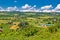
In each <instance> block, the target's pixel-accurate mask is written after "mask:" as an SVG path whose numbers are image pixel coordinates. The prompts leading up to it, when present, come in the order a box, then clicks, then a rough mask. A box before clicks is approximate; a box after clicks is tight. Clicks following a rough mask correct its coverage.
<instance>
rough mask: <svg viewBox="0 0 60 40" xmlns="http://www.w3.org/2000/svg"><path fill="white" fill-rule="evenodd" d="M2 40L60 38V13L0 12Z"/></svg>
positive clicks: (0, 36)
mask: <svg viewBox="0 0 60 40" xmlns="http://www.w3.org/2000/svg"><path fill="white" fill-rule="evenodd" d="M0 40H60V13H55V12H51V13H46V12H0Z"/></svg>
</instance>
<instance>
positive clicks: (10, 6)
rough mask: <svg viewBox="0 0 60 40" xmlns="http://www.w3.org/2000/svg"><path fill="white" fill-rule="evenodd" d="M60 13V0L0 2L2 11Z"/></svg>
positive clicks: (13, 0) (1, 0) (4, 0)
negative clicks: (22, 10)
mask: <svg viewBox="0 0 60 40" xmlns="http://www.w3.org/2000/svg"><path fill="white" fill-rule="evenodd" d="M21 9H24V11H36V12H37V11H38V12H40V11H43V12H51V11H59V12H60V0H0V11H3V10H4V11H5V10H7V11H11V10H12V11H15V10H19V11H20V10H21Z"/></svg>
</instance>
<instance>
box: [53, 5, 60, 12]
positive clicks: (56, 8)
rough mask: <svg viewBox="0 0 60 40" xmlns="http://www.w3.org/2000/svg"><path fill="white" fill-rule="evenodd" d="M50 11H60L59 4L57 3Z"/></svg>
mask: <svg viewBox="0 0 60 40" xmlns="http://www.w3.org/2000/svg"><path fill="white" fill-rule="evenodd" d="M52 11H53V12H60V4H58V5H57V6H56V7H55V8H54V9H53V10H52Z"/></svg>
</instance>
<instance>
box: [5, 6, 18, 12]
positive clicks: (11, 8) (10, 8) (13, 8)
mask: <svg viewBox="0 0 60 40" xmlns="http://www.w3.org/2000/svg"><path fill="white" fill-rule="evenodd" d="M6 11H18V8H17V7H16V6H14V7H8V8H6Z"/></svg>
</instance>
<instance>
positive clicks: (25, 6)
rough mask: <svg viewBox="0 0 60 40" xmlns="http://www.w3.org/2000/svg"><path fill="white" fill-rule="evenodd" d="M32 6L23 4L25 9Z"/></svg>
mask: <svg viewBox="0 0 60 40" xmlns="http://www.w3.org/2000/svg"><path fill="white" fill-rule="evenodd" d="M30 7H31V6H29V5H28V4H25V5H24V6H22V8H23V9H28V8H30Z"/></svg>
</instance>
